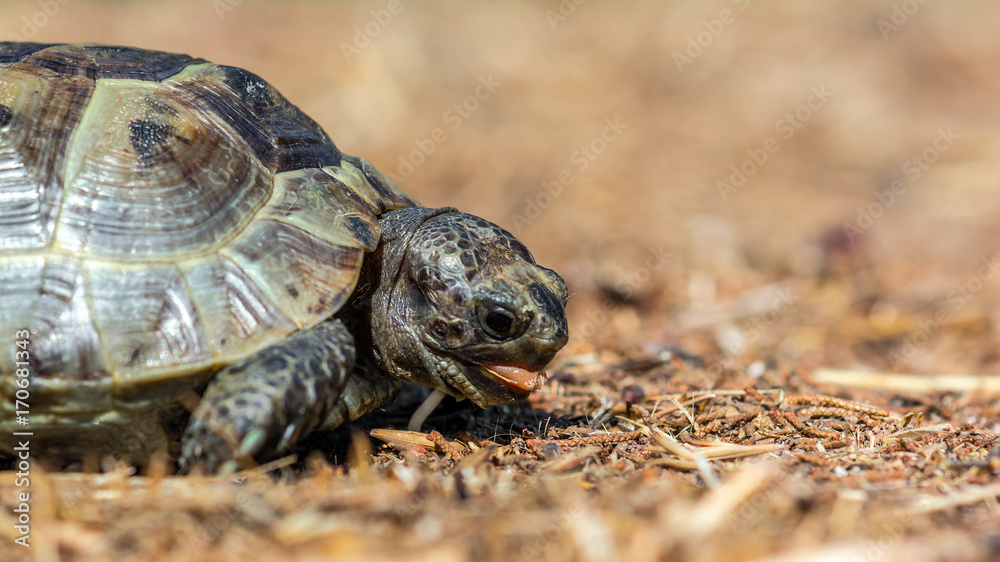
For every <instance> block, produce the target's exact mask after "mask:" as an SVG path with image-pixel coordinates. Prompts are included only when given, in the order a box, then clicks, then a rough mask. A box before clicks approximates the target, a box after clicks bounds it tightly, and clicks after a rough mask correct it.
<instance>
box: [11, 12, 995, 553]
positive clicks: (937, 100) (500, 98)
mask: <svg viewBox="0 0 1000 562" xmlns="http://www.w3.org/2000/svg"><path fill="white" fill-rule="evenodd" d="M46 5H47V6H48V9H49V12H50V14H47V13H46V12H45V6H46ZM390 8H393V9H394V11H396V12H398V13H394V14H393V13H390V12H389V9H390ZM560 10H561V11H562V13H560ZM390 16H391V17H390ZM0 18H2V19H0V37H2V39H9V38H11V35H12V34H14V35H21V36H24V37H25V38H28V39H34V40H39V41H101V42H109V43H122V44H130V45H136V46H144V47H149V48H159V49H164V50H172V51H182V52H188V53H190V54H193V55H197V56H202V57H204V58H208V59H210V60H214V61H216V62H221V63H227V64H234V65H239V66H244V67H247V68H250V69H252V70H254V71H255V72H257V73H258V74H261V75H262V76H264V77H266V78H267V79H268V80H270V81H271V82H272V83H273V84H275V85H276V86H277V87H278V88H279V89H280V90H281V91H283V92H284V93H285V94H286V96H287V97H288V98H290V99H291V100H292V101H293V102H295V103H297V104H298V105H300V106H301V107H302V108H303V109H304V110H306V112H307V113H309V114H311V115H312V116H313V117H315V118H316V119H317V120H318V121H319V122H320V123H321V124H322V125H323V126H324V127H325V128H326V129H327V130H328V131H329V132H330V133H331V135H332V136H333V138H334V139H336V141H337V143H338V145H339V146H340V147H341V148H342V149H344V150H345V151H347V152H349V153H353V154H359V155H363V156H364V157H366V158H368V159H370V160H371V161H372V162H374V163H376V165H378V166H380V167H381V169H383V170H384V171H386V172H387V173H388V174H389V175H391V176H393V177H394V178H396V179H397V180H398V181H399V182H400V183H401V185H403V186H404V187H405V188H406V189H407V190H408V191H409V192H410V193H413V194H414V195H416V196H417V197H418V198H420V199H421V201H423V202H424V203H425V204H427V205H454V206H457V207H459V208H461V209H463V210H466V211H469V212H474V213H477V214H480V215H483V216H485V217H487V218H489V219H491V220H494V221H496V222H499V223H500V224H502V225H505V226H506V227H508V228H510V229H512V230H513V231H515V232H517V233H518V234H519V235H520V236H521V237H522V239H523V240H524V241H525V242H526V243H527V244H528V246H529V247H530V248H532V249H533V251H534V252H535V255H536V257H537V258H538V260H539V261H540V262H541V263H543V264H545V265H547V266H550V267H553V268H555V269H556V270H558V271H560V272H561V273H563V275H564V276H565V277H566V279H567V281H568V282H569V284H570V286H571V288H572V292H573V296H572V298H571V303H570V307H569V313H570V320H571V332H572V340H571V344H570V345H569V346H568V347H567V349H566V350H565V351H564V352H563V353H562V354H561V355H560V356H559V357H558V358H557V360H556V364H555V365H554V368H553V369H552V370H551V371H550V373H551V374H552V380H551V382H550V383H549V384H548V385H547V386H546V387H545V388H544V389H543V390H541V391H539V392H537V393H536V394H535V395H534V396H533V397H532V398H531V400H530V401H529V402H528V403H526V404H522V405H521V406H520V407H516V408H505V409H491V410H487V411H475V410H472V409H468V408H465V407H464V406H463V405H460V404H454V403H452V404H445V405H444V406H442V408H441V409H440V410H439V411H438V413H436V414H435V415H434V416H433V417H432V418H431V419H430V420H429V421H428V423H427V424H425V428H426V429H427V430H428V431H430V430H431V429H433V430H436V431H439V432H440V434H434V433H428V434H417V435H411V434H406V433H403V432H400V431H398V430H399V429H400V428H402V427H405V423H406V418H407V416H408V413H409V411H410V410H412V407H413V405H412V402H413V400H414V399H413V398H411V401H410V402H409V403H404V404H400V405H397V406H394V407H393V408H390V409H388V410H387V411H385V412H381V413H380V414H379V415H377V416H374V417H372V418H371V419H369V420H367V421H366V422H365V424H364V425H358V426H356V427H354V428H352V429H353V430H354V431H355V433H354V434H353V435H355V437H354V438H353V439H352V437H351V435H352V433H351V431H350V430H344V431H341V432H337V433H335V434H332V435H327V436H317V437H315V438H314V439H312V440H311V441H310V443H309V444H308V447H303V448H300V449H297V450H296V451H295V453H296V454H297V456H298V457H299V458H300V460H299V462H296V463H294V464H292V462H293V459H287V460H285V461H283V462H280V463H278V465H276V466H277V468H275V470H273V471H272V472H270V473H268V472H267V471H266V470H264V469H262V470H259V471H254V472H251V473H246V474H243V475H241V478H239V479H236V480H235V481H234V479H232V478H229V479H208V478H198V477H184V478H178V477H173V476H169V474H170V469H169V467H163V466H159V467H156V466H154V467H150V468H148V469H146V470H145V475H141V476H131V477H130V476H128V474H129V472H130V470H129V469H128V468H127V467H117V468H116V467H106V468H109V469H110V471H109V472H106V473H104V474H100V475H92V474H88V475H81V474H79V473H77V474H47V475H43V474H41V473H40V472H38V471H37V470H36V471H35V473H34V474H33V475H32V476H33V478H32V480H31V493H32V496H31V497H32V500H31V501H32V505H31V509H32V511H31V515H32V520H31V521H32V532H31V543H32V546H31V547H30V548H29V549H24V548H22V547H20V546H17V545H13V544H12V543H11V542H10V541H12V540H13V539H14V537H15V531H14V529H13V524H14V523H13V521H14V519H13V514H12V511H10V509H5V510H3V511H0V536H2V537H3V542H2V543H0V560H3V559H4V556H7V557H8V558H9V559H10V560H25V559H31V558H32V557H34V558H35V559H37V560H56V559H57V558H59V559H67V560H87V559H108V560H111V559H115V560H150V559H170V560H247V559H286V558H287V559H311V558H315V559H321V558H323V557H330V556H338V557H340V558H343V559H364V560H371V559H374V558H393V559H398V558H404V559H426V560H464V559H476V560H511V559H537V560H595V561H603V560H629V561H636V562H637V561H639V560H649V559H675V560H705V561H709V560H758V559H770V560H798V559H817V560H883V561H884V560H932V559H949V560H976V559H988V558H994V559H996V558H1000V531H998V529H1000V524H998V523H1000V506H998V504H997V501H996V498H997V497H998V496H1000V478H998V474H1000V449H998V443H997V432H998V431H1000V413H998V406H1000V401H998V399H997V397H996V396H997V387H998V384H997V381H998V380H1000V379H997V378H991V377H995V376H996V375H997V374H998V373H1000V354H998V353H997V341H998V326H997V324H998V322H1000V315H998V311H1000V277H998V276H997V275H996V272H997V269H998V267H997V265H996V262H995V261H994V258H995V257H996V254H995V252H997V245H998V241H1000V223H998V222H997V221H996V220H995V217H997V216H1000V213H998V212H1000V190H998V189H997V188H998V178H1000V103H998V101H997V99H998V96H1000V75H998V73H997V72H996V69H997V68H998V67H1000V40H998V39H997V38H996V21H997V20H998V18H1000V6H998V5H997V4H992V3H986V2H968V3H948V4H946V3H927V4H926V5H921V4H920V3H919V2H917V1H916V0H905V1H899V2H896V4H892V3H889V2H882V3H870V2H823V3H819V2H817V3H805V2H803V3H791V2H783V3H778V2H774V3H764V2H756V1H734V2H718V3H702V2H697V3H696V2H688V3H656V2H635V3H633V2H598V1H596V0H591V1H589V2H581V1H579V0H577V2H571V1H570V0H564V1H563V2H562V3H558V2H556V1H555V0H552V1H549V2H539V3H522V2H498V3H489V4H487V3H477V4H472V3H467V4H461V3H457V2H454V3H447V2H440V3H416V2H414V3H410V2H408V1H405V0H403V1H401V2H399V3H395V2H390V3H387V2H373V3H353V2H345V3H323V2H318V1H316V2H281V3H278V2H275V3H265V2H259V1H253V0H246V1H240V0H214V1H212V0H204V1H200V2H184V3H167V2H157V3H153V2H150V3H138V2H120V1H115V2H91V1H87V0H58V1H56V0H53V1H50V2H48V3H47V4H46V2H40V3H36V2H17V3H13V2H3V3H0ZM32 21H34V22H35V23H34V24H32V23H30V22H32ZM33 26H34V27H37V29H33ZM477 92H478V94H479V97H478V98H477V97H476V94H477ZM456 104H459V107H458V108H456V107H455V105H456ZM734 167H735V168H734ZM740 169H742V172H739V170H740ZM830 369H838V370H830ZM878 373H883V374H884V376H883V375H879V374H878ZM907 373H916V375H913V376H907V375H906V374H907ZM931 374H936V375H954V376H947V377H936V378H931V377H928V376H921V375H931ZM976 375H981V376H978V377H977V376H976ZM848 378H850V380H848ZM848 382H849V383H850V384H851V385H850V386H843V385H842V384H841V383H848ZM858 385H861V386H864V387H866V388H861V387H859V386H858ZM416 399H419V397H417V398H416ZM365 432H368V434H370V435H371V436H372V437H370V438H368V437H365V434H366V433H365ZM720 442H721V443H720ZM302 459H305V460H302ZM14 478H15V477H14V474H13V473H12V472H10V471H6V472H0V500H2V502H3V503H4V505H5V506H7V507H8V508H11V507H13V505H14V500H15V493H16V492H18V491H19V489H18V488H17V487H16V486H15V485H14Z"/></svg>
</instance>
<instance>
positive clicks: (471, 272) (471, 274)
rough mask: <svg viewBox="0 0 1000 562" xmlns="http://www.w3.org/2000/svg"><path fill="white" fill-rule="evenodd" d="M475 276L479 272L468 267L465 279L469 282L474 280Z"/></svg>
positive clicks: (477, 275)
mask: <svg viewBox="0 0 1000 562" xmlns="http://www.w3.org/2000/svg"><path fill="white" fill-rule="evenodd" d="M477 277H479V272H478V271H476V270H475V269H469V270H467V271H466V272H465V280H466V281H468V282H470V283H471V282H473V281H475V280H476V278H477Z"/></svg>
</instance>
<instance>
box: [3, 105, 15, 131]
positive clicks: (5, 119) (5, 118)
mask: <svg viewBox="0 0 1000 562" xmlns="http://www.w3.org/2000/svg"><path fill="white" fill-rule="evenodd" d="M13 118H14V117H13V113H12V112H11V110H10V108H9V107H7V106H6V105H0V127H6V126H7V123H10V120H11V119H13Z"/></svg>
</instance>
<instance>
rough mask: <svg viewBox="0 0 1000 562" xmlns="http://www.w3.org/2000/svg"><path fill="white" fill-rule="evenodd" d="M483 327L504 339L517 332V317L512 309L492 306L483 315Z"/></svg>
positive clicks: (495, 336) (493, 335) (499, 338)
mask: <svg viewBox="0 0 1000 562" xmlns="http://www.w3.org/2000/svg"><path fill="white" fill-rule="evenodd" d="M482 324H483V329H484V330H485V331H486V333H487V334H489V335H490V336H492V337H494V338H496V339H498V340H503V339H507V338H509V337H511V336H513V335H514V334H516V333H517V319H515V318H514V315H513V314H511V312H510V311H508V310H507V309H504V308H501V307H493V308H490V309H489V311H488V312H487V313H486V315H485V316H484V317H483V322H482Z"/></svg>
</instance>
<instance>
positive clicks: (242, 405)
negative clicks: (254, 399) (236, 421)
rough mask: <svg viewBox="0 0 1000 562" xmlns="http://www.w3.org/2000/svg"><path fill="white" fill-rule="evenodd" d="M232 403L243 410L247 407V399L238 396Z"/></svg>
mask: <svg viewBox="0 0 1000 562" xmlns="http://www.w3.org/2000/svg"><path fill="white" fill-rule="evenodd" d="M233 403H234V404H236V406H237V407H239V408H245V407H246V405H247V399H246V398H244V397H242V396H240V397H239V398H237V399H236V400H234V401H233Z"/></svg>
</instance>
